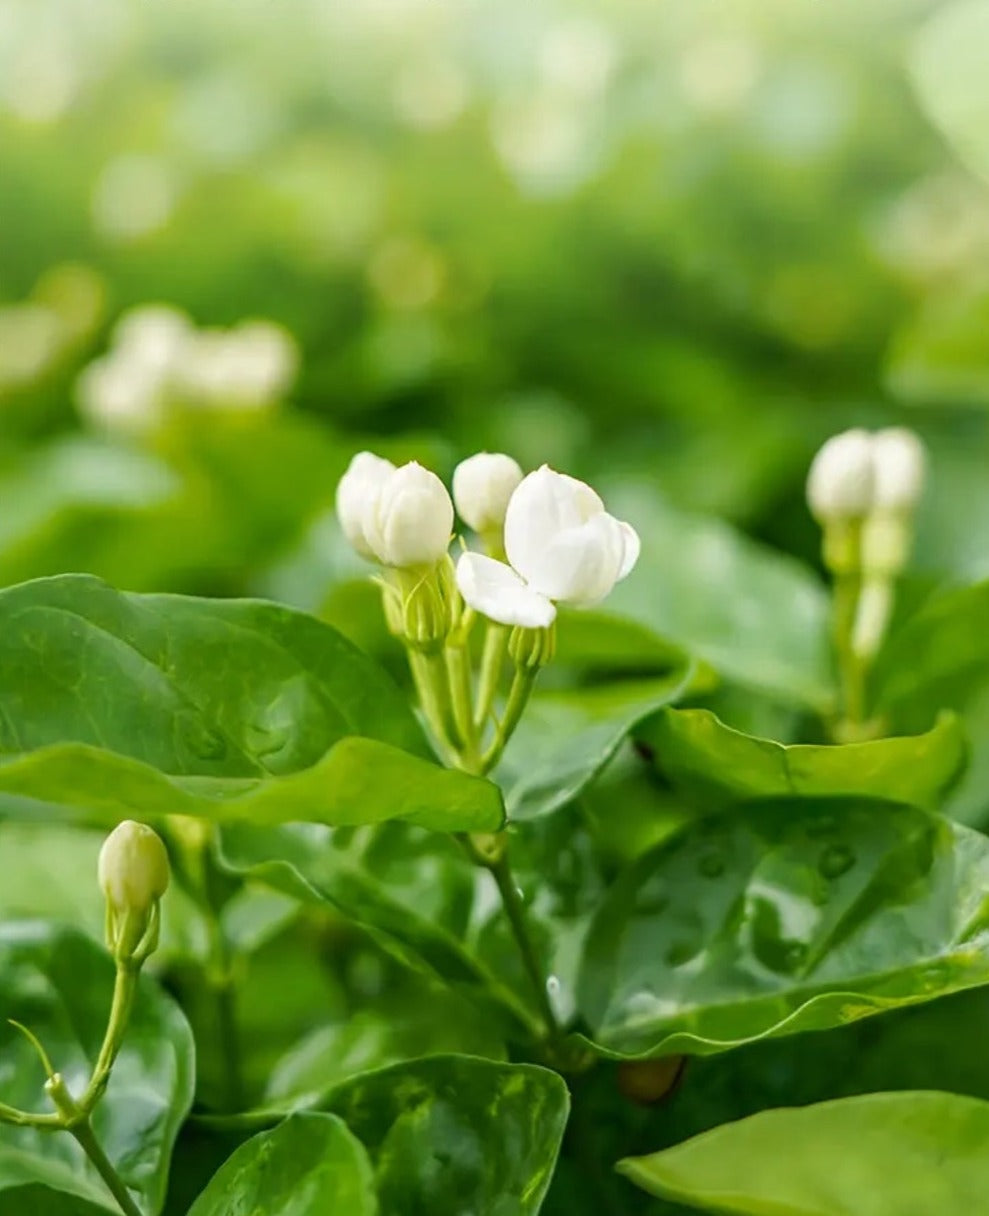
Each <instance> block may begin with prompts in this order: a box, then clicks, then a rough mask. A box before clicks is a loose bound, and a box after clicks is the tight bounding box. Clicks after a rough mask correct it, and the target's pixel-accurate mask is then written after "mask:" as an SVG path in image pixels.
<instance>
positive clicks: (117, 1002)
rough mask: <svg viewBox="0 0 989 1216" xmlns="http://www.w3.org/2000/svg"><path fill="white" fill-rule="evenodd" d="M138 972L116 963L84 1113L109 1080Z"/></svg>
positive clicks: (85, 1095)
mask: <svg viewBox="0 0 989 1216" xmlns="http://www.w3.org/2000/svg"><path fill="white" fill-rule="evenodd" d="M137 976H138V973H137V969H136V968H135V967H133V966H128V964H127V963H125V962H118V963H117V974H116V978H115V979H114V983H113V1000H112V1002H111V1005H110V1017H109V1020H108V1021H107V1026H106V1033H105V1034H104V1036H103V1045H102V1047H101V1048H100V1054H99V1056H98V1057H97V1060H96V1067H95V1068H94V1069H93V1075H92V1076H91V1077H90V1080H89V1084H88V1085H87V1086H86V1092H85V1093H84V1094H83V1096H82V1098H81V1099H80V1101H79V1106H80V1107H81V1108H82V1110H83V1112H84V1113H85V1114H87V1115H88V1114H89V1113H90V1112H91V1111H92V1109H93V1107H94V1106H95V1105H96V1103H97V1102H98V1101H99V1100H100V1098H101V1096H102V1095H103V1091H104V1090H105V1089H106V1087H107V1084H108V1083H109V1080H110V1072H111V1070H112V1069H113V1065H114V1061H115V1060H116V1058H117V1055H118V1053H119V1051H120V1048H121V1045H122V1044H123V1041H124V1034H125V1032H126V1030H127V1023H128V1021H129V1019H130V1012H131V1008H132V1006H133V1004H134V996H135V995H136V993H137Z"/></svg>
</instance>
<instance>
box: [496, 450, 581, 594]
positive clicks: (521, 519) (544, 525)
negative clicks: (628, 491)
mask: <svg viewBox="0 0 989 1216" xmlns="http://www.w3.org/2000/svg"><path fill="white" fill-rule="evenodd" d="M603 511H604V504H603V503H602V502H601V499H600V498H599V497H598V495H597V494H595V492H594V491H593V490H592V489H591V487H590V486H588V485H585V484H584V482H582V481H578V480H577V479H576V478H575V477H568V476H567V475H566V474H565V473H557V472H555V470H553V469H551V468H550V467H549V465H545V464H544V465H543V466H542V468H541V469H537V470H536V471H535V472H534V473H530V474H529V475H528V477H525V478H523V479H522V482H521V483H520V485H519V486H518V488H517V489H516V491H515V493H514V494H513V495H512V497H511V499H510V500H509V503H508V510H507V511H506V513H505V553H506V554H507V556H508V560H509V561H510V562H511V563H512V565H513V566H514V568H515V569H516V570H517V571H518V572H519V574H521V575H522V577H523V578H525V579H528V580H529V581H530V582H531V581H532V579H533V577H534V576H536V575H537V574H538V572H539V570H540V568H541V567H542V565H543V560H544V554H545V553H546V550H547V549H548V548H549V546H550V545H551V544H552V543H553V541H554V540H555V539H556V537H558V536H559V534H560V533H561V532H563V531H565V530H566V529H569V528H576V527H579V526H580V525H581V524H584V523H586V522H587V521H588V520H589V519H591V518H593V517H594V516H595V515H597V514H600V513H603Z"/></svg>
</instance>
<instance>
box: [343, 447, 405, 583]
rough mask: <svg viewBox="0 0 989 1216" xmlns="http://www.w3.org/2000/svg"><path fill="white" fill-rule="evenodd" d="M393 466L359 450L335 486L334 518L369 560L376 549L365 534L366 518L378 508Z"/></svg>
mask: <svg viewBox="0 0 989 1216" xmlns="http://www.w3.org/2000/svg"><path fill="white" fill-rule="evenodd" d="M394 472H395V466H394V465H393V464H392V462H391V461H390V460H385V459H384V457H382V456H375V454H374V453H373V452H358V453H357V455H356V456H355V457H354V458H353V460H351V462H350V464H349V466H348V467H347V471H346V473H344V475H343V477H341V478H340V483H339V485H338V486H337V497H336V508H337V518H338V519H339V520H340V526H341V528H343V534H344V536H346V538H347V540H348V541H349V542H350V544H351V546H352V547H353V548H354V549H355V550H356V551H357V552H358V553H359V554H360V555H361V557H365V558H367V559H368V560H369V561H374V559H375V553H374V550H373V549H372V548H371V544H370V542H369V540H368V537H367V532H366V527H365V525H366V520H367V519H368V518H369V517H370V516H371V515H373V513H374V512H375V511H376V510H377V506H378V497H379V496H380V494H381V490H382V487H383V486H384V484H385V482H387V481H388V479H389V478H390V477H391V475H392V473H394Z"/></svg>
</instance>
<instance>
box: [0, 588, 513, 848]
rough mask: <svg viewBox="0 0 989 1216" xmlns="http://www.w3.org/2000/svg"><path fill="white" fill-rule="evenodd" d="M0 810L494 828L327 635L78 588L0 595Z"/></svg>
mask: <svg viewBox="0 0 989 1216" xmlns="http://www.w3.org/2000/svg"><path fill="white" fill-rule="evenodd" d="M0 750H2V751H3V752H4V753H6V755H5V757H4V760H3V763H2V764H0V812H3V813H7V814H14V813H23V812H24V811H25V810H26V811H27V812H28V813H31V814H37V813H38V812H39V809H40V810H41V811H42V812H44V811H47V812H49V813H52V812H53V808H62V809H63V810H67V811H68V812H70V813H71V812H74V811H77V810H82V811H84V812H86V813H87V814H88V815H89V816H90V817H94V818H97V819H100V820H105V821H114V820H116V819H119V818H121V817H124V816H127V815H131V816H134V815H136V816H145V817H153V816H155V815H165V814H171V813H181V814H189V815H203V816H207V817H209V818H211V819H225V820H230V819H251V820H254V821H262V822H282V821H285V820H305V819H312V820H320V821H323V822H328V823H333V824H341V823H369V822H375V821H377V820H380V819H385V818H392V817H399V818H408V819H410V820H412V821H413V822H416V823H421V824H424V825H425V826H428V827H432V828H436V829H440V830H444V829H449V830H488V829H493V828H496V827H497V826H498V825H499V824H500V822H501V817H502V816H501V807H500V798H499V795H498V791H497V790H496V789H495V788H494V787H493V786H492V785H491V784H490V783H489V782H484V781H481V780H478V779H476V778H469V777H466V776H465V775H463V774H460V773H454V772H449V771H447V770H443V769H440V768H438V767H437V766H436V765H434V764H432V763H430V762H429V761H428V760H427V759H425V755H426V751H425V743H424V741H423V738H422V735H421V732H420V730H419V727H418V725H417V723H416V721H415V719H414V717H413V716H412V712H411V710H410V709H409V707H408V705H407V703H406V702H405V700H404V698H403V697H402V695H401V693H400V692H399V691H398V689H397V688H396V687H395V686H394V684H393V683H392V682H391V681H390V679H389V678H388V677H387V676H386V675H385V674H384V672H382V671H381V670H380V669H379V668H378V667H377V666H376V665H375V664H374V663H372V662H371V661H370V660H369V659H367V658H366V657H365V656H364V655H362V654H361V653H360V652H359V651H358V650H356V649H354V647H353V646H351V644H350V643H348V642H346V641H345V640H344V639H343V638H341V637H340V636H339V635H338V634H336V633H335V632H334V631H333V630H332V629H330V628H329V627H328V626H326V625H323V624H321V623H320V622H318V621H315V620H313V619H312V618H310V617H307V616H304V615H302V614H300V613H296V612H292V611H290V610H288V609H285V608H281V607H278V606H276V605H273V604H267V603H263V602H258V601H252V600H242V601H212V600H198V599H186V598H181V597H177V596H140V595H129V594H125V593H121V592H117V591H114V590H112V589H111V588H109V587H107V586H106V585H105V584H103V583H100V582H99V581H97V580H95V579H92V578H87V577H84V576H67V577H64V578H56V579H42V580H38V581H37V582H33V583H26V584H22V585H21V586H18V587H12V588H9V589H8V590H6V591H3V592H0Z"/></svg>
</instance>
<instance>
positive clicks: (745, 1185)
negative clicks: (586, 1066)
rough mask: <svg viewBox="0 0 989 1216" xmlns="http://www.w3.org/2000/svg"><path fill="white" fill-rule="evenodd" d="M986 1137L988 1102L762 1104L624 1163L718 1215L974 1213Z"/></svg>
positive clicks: (880, 1099)
mask: <svg viewBox="0 0 989 1216" xmlns="http://www.w3.org/2000/svg"><path fill="white" fill-rule="evenodd" d="M987 1138H989V1102H981V1101H979V1100H977V1099H975V1098H966V1097H961V1096H959V1095H958V1094H946V1093H937V1092H932V1091H919V1092H911V1091H906V1092H903V1093H891V1094H867V1095H865V1096H863V1097H858V1098H846V1099H843V1100H841V1101H837V1102H824V1103H821V1104H819V1105H817V1106H805V1107H801V1108H797V1109H786V1110H771V1111H765V1112H764V1113H762V1114H759V1115H753V1116H752V1117H751V1118H749V1119H743V1120H742V1121H741V1122H738V1123H729V1124H727V1125H726V1126H724V1127H719V1128H716V1129H715V1130H713V1131H710V1132H706V1133H705V1134H704V1135H702V1136H697V1137H696V1138H695V1139H693V1140H688V1141H686V1142H685V1143H683V1144H678V1145H676V1146H675V1147H674V1148H668V1149H666V1150H664V1151H663V1152H660V1153H654V1154H653V1155H652V1156H649V1157H636V1158H627V1159H626V1160H624V1161H622V1162H620V1163H619V1166H618V1169H619V1170H620V1171H621V1172H622V1173H623V1174H625V1176H626V1177H628V1178H630V1179H631V1180H632V1181H633V1182H635V1183H637V1184H638V1185H639V1186H641V1187H642V1188H643V1189H644V1190H647V1191H649V1192H651V1193H652V1194H654V1195H659V1196H662V1197H663V1198H665V1199H669V1200H674V1201H677V1202H680V1203H685V1204H687V1206H688V1207H690V1208H692V1209H694V1208H696V1209H697V1210H699V1211H702V1212H715V1213H719V1214H721V1216H729V1214H730V1216H932V1213H935V1212H936V1213H937V1216H969V1213H971V1212H973V1211H979V1210H980V1208H981V1207H982V1206H983V1204H984V1202H985V1195H986V1192H987V1189H989V1158H987V1156H986V1152H985V1146H986V1141H987ZM781 1150H782V1151H781Z"/></svg>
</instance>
